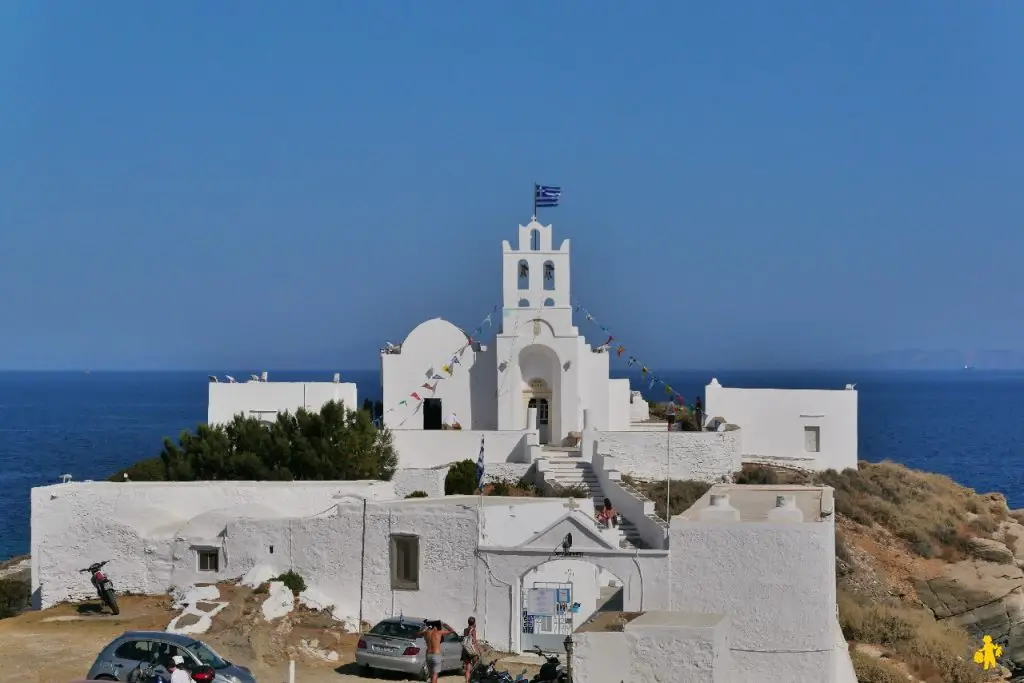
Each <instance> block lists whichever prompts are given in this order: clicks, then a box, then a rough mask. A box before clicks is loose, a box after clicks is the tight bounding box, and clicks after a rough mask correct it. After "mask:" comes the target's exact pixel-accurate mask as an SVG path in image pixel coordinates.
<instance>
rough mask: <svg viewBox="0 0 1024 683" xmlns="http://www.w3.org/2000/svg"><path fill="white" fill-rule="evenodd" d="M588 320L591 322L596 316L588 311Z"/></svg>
mask: <svg viewBox="0 0 1024 683" xmlns="http://www.w3.org/2000/svg"><path fill="white" fill-rule="evenodd" d="M587 320H589V321H590V322H594V316H592V315H590V314H589V313H587Z"/></svg>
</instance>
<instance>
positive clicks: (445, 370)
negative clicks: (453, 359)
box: [441, 365, 452, 375]
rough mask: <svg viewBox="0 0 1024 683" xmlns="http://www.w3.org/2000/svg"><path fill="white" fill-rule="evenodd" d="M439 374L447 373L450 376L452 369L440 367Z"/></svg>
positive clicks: (446, 366)
mask: <svg viewBox="0 0 1024 683" xmlns="http://www.w3.org/2000/svg"><path fill="white" fill-rule="evenodd" d="M441 372H447V373H448V374H449V375H450V374H452V369H451V368H450V367H448V365H442V366H441Z"/></svg>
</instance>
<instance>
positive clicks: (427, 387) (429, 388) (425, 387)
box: [422, 382, 437, 391]
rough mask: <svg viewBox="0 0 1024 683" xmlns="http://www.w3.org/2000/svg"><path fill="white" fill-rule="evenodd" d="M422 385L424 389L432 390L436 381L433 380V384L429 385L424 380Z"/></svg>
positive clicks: (435, 386) (435, 385)
mask: <svg viewBox="0 0 1024 683" xmlns="http://www.w3.org/2000/svg"><path fill="white" fill-rule="evenodd" d="M422 387H423V388H424V389H426V390H427V391H433V390H434V389H435V388H437V383H436V382H435V383H434V386H430V384H429V383H428V382H424V383H423V384H422Z"/></svg>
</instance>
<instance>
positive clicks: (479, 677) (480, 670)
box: [469, 659, 514, 683]
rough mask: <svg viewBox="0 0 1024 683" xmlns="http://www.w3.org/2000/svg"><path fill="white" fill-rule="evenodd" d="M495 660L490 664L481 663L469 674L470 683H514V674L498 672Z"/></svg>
mask: <svg viewBox="0 0 1024 683" xmlns="http://www.w3.org/2000/svg"><path fill="white" fill-rule="evenodd" d="M497 663H498V660H497V659H495V660H494V661H492V662H491V663H490V664H484V663H482V662H481V663H480V664H477V665H476V668H475V669H473V671H471V672H470V674H469V683H514V680H513V678H512V674H510V673H509V672H507V671H498V669H497V667H496V664H497Z"/></svg>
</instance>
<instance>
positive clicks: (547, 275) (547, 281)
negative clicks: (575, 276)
mask: <svg viewBox="0 0 1024 683" xmlns="http://www.w3.org/2000/svg"><path fill="white" fill-rule="evenodd" d="M544 289H545V290H547V291H549V292H553V291H555V264H554V263H552V262H551V261H545V262H544Z"/></svg>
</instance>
